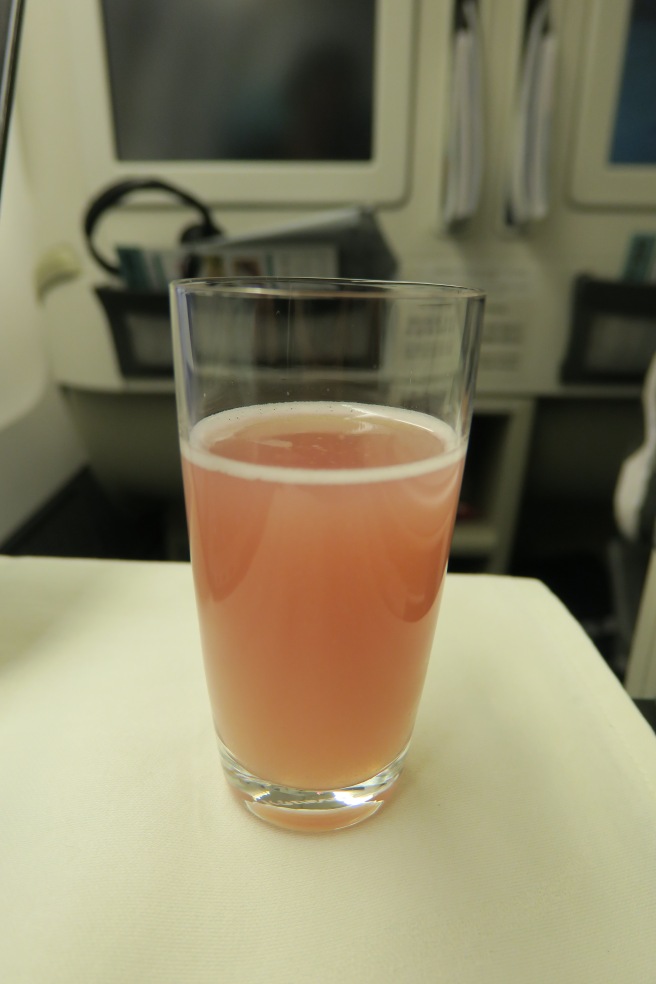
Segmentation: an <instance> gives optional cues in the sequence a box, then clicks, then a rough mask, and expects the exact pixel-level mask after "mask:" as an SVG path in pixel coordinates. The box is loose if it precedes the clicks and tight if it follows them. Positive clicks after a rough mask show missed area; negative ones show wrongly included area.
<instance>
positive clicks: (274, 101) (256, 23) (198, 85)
mask: <svg viewBox="0 0 656 984" xmlns="http://www.w3.org/2000/svg"><path fill="white" fill-rule="evenodd" d="M103 14H104V30H105V40H106V49H107V66H108V71H109V83H110V92H111V100H112V108H113V121H114V139H115V145H116V155H117V157H118V158H119V159H120V160H124V161H155V160H157V161H175V160H195V161H203V160H207V161H210V160H211V161H222V160H224V161H238V160H243V161H253V162H255V161H324V160H325V161H369V160H371V158H372V140H373V112H374V62H375V52H374V46H375V21H376V0H357V2H354V0H186V2H185V3H180V2H179V0H103Z"/></svg>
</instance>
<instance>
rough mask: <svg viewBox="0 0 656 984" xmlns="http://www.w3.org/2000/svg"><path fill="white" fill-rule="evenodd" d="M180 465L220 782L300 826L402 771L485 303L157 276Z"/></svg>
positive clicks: (331, 816) (332, 813) (405, 286)
mask: <svg viewBox="0 0 656 984" xmlns="http://www.w3.org/2000/svg"><path fill="white" fill-rule="evenodd" d="M171 306H172V320H173V338H174V357H175V377H176V395H177V406H178V417H179V427H180V442H181V453H182V468H183V474H184V486H185V500H186V509H187V518H188V525H189V536H190V546H191V561H192V567H193V575H194V582H195V589H196V601H197V607H198V617H199V623H200V631H201V640H202V648H203V655H204V662H205V673H206V679H207V686H208V691H209V698H210V703H211V708H212V714H213V718H214V724H215V728H216V733H217V737H218V742H219V750H220V754H221V759H222V763H223V768H224V771H225V775H226V777H227V780H228V782H229V784H230V786H231V787H232V789H233V791H234V792H235V793H236V795H237V796H238V797H239V798H240V799H242V800H243V801H244V802H245V804H246V806H247V807H248V808H249V809H250V810H251V812H252V813H254V814H256V815H257V816H259V817H262V818H263V819H265V820H268V821H270V822H273V823H276V824H279V825H282V826H287V827H295V828H302V829H335V828H338V827H344V826H349V825H351V824H353V823H357V822H358V821H360V820H363V819H365V818H366V817H368V816H370V815H371V814H373V813H375V812H376V811H377V810H378V809H379V807H380V806H381V804H382V803H383V802H384V801H385V799H386V798H387V797H388V796H389V795H390V793H391V792H392V790H393V788H394V784H395V782H396V780H397V778H398V776H399V774H400V772H401V769H402V767H403V762H404V759H405V757H406V753H407V750H408V745H409V742H410V738H411V734H412V729H413V724H414V720H415V715H416V712H417V707H418V704H419V700H420V696H421V691H422V686H423V682H424V677H425V674H426V669H427V664H428V658H429V654H430V651H431V646H432V641H433V634H434V629H435V622H436V619H437V613H438V608H439V603H440V595H441V588H442V583H443V580H444V575H445V572H446V567H447V559H448V555H449V548H450V544H451V536H452V533H453V527H454V521H455V515H456V508H457V503H458V495H459V490H460V483H461V479H462V472H463V467H464V460H465V452H466V447H467V440H468V436H469V427H470V421H471V415H472V400H473V390H474V380H475V375H476V365H477V357H478V349H479V343H480V336H481V328H482V314H483V306H484V298H483V294H482V293H481V292H480V291H477V290H470V289H466V288H461V287H443V286H437V285H432V284H410V283H392V282H371V281H348V280H314V279H308V280H303V279H299V280H294V279H289V280H286V279H267V278H258V279H253V278H243V279H233V280H226V279H220V280H182V281H177V282H175V283H173V284H172V287H171Z"/></svg>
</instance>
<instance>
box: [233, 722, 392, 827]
mask: <svg viewBox="0 0 656 984" xmlns="http://www.w3.org/2000/svg"><path fill="white" fill-rule="evenodd" d="M407 750H408V747H407V746H406V747H405V748H404V749H403V751H402V752H401V754H400V755H399V756H397V758H395V759H394V761H393V762H390V764H389V765H388V766H387V767H386V768H385V769H383V770H382V772H379V773H378V774H377V775H375V776H371V778H369V779H365V780H363V782H360V783H357V785H355V786H346V787H345V788H344V789H296V788H294V787H293V786H279V785H276V784H275V783H271V782H269V781H268V780H266V779H260V778H259V776H254V775H253V774H252V773H251V772H249V771H248V770H247V769H245V768H244V767H243V766H241V765H240V764H239V762H238V761H237V760H236V759H235V758H234V756H233V755H231V753H230V752H229V751H228V749H227V748H226V747H225V745H224V744H223V743H222V742H221V741H220V740H219V752H220V754H221V762H222V764H223V770H224V772H225V775H226V779H227V780H228V784H229V786H230V789H231V791H232V793H233V795H234V796H235V797H236V798H237V799H238V800H239V801H240V802H242V803H243V804H244V806H245V807H246V809H247V810H249V811H250V812H251V813H253V814H254V815H255V816H256V817H259V818H260V820H266V821H267V823H272V824H274V825H275V826H276V827H285V828H287V829H288V830H304V831H323V830H340V829H342V828H343V827H352V826H353V825H354V824H356V823H361V822H362V821H363V820H367V819H368V818H369V817H371V816H373V815H374V813H377V812H378V810H379V809H380V808H381V806H382V805H383V803H385V802H386V801H387V800H389V799H390V798H391V796H392V794H393V792H394V791H395V787H396V783H397V780H398V778H399V776H400V774H401V770H402V769H403V762H404V760H405V756H406V753H407Z"/></svg>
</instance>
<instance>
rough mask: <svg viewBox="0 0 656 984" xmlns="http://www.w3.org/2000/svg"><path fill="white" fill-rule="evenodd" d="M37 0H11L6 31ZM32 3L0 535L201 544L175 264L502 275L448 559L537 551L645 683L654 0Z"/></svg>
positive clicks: (23, 544) (1, 540)
mask: <svg viewBox="0 0 656 984" xmlns="http://www.w3.org/2000/svg"><path fill="white" fill-rule="evenodd" d="M20 6H21V5H19V4H16V3H12V2H11V0H3V3H0V11H2V14H1V16H0V27H2V30H3V31H4V34H5V36H6V37H7V39H8V42H7V44H8V45H9V43H10V41H11V36H12V31H11V27H12V17H13V18H14V27H16V23H15V18H16V16H17V10H18V9H19V7H20ZM22 14H23V16H22V24H21V31H20V46H19V57H18V61H17V72H16V87H15V100H14V107H13V115H12V119H11V127H10V130H9V140H8V144H7V154H6V162H5V169H4V181H3V187H2V198H1V202H0V208H1V211H0V255H1V257H2V263H1V265H0V270H1V275H0V310H1V312H2V314H1V316H0V550H1V551H2V552H5V553H10V554H28V553H31V554H57V555H62V556H97V557H127V558H145V559H170V560H179V559H184V558H186V556H187V541H186V529H185V523H184V510H183V505H182V491H181V480H180V469H179V461H178V448H177V430H176V418H175V405H174V394H173V380H172V368H171V351H170V335H169V329H168V314H167V304H168V300H167V296H166V284H167V281H168V280H169V279H171V277H174V276H178V275H181V274H184V273H190V272H191V273H202V274H208V275H211V274H219V275H221V274H228V275H229V274H232V273H235V274H238V273H254V274H259V273H273V274H292V275H299V276H304V275H342V276H362V277H380V278H390V277H395V278H397V279H409V280H423V281H432V282H441V283H460V284H464V285H468V286H475V287H481V288H484V289H485V290H486V291H487V293H488V302H487V311H486V328H485V336H484V341H483V348H482V352H481V361H480V372H479V384H478V396H477V402H476V408H475V417H474V424H473V430H472V438H471V444H470V454H469V460H468V465H467V470H466V474H465V480H464V485H463V493H462V502H461V509H460V518H459V522H458V526H457V529H456V533H455V537H454V542H453V548H452V555H451V562H450V568H451V570H453V571H468V572H481V573H511V574H522V575H529V576H536V577H539V578H541V579H542V580H544V581H545V582H546V583H547V584H548V585H549V586H551V587H552V588H553V590H554V591H555V592H556V593H557V594H558V595H559V596H560V597H561V598H562V599H563V601H564V602H565V604H566V605H567V606H568V607H569V608H570V610H571V611H572V612H573V614H574V615H575V616H576V617H577V618H578V619H579V621H580V622H581V624H582V625H583V626H584V628H585V629H586V631H587V632H588V633H589V634H590V636H591V637H592V638H593V640H594V641H595V642H596V644H597V645H598V646H599V648H600V651H601V652H602V654H603V655H604V657H605V658H606V659H607V660H608V662H609V665H610V666H611V667H612V669H613V671H614V672H615V673H616V674H617V675H618V676H619V677H620V678H621V679H624V677H625V674H626V669H627V660H628V658H629V653H630V648H631V644H632V639H633V636H634V629H635V622H636V616H637V612H638V606H639V603H640V599H641V597H642V593H643V587H644V581H645V575H646V571H647V565H648V560H649V556H650V550H651V533H652V529H653V517H652V521H651V524H650V522H649V516H650V514H649V509H648V508H647V507H646V505H645V504H647V506H648V500H649V495H648V485H649V478H650V473H651V468H650V463H651V462H653V458H654V454H653V451H652V450H651V445H650V444H649V439H650V431H649V427H648V425H647V423H646V419H645V408H644V406H643V401H642V394H643V389H644V388H645V380H646V374H647V371H648V368H649V365H650V363H651V360H652V358H653V356H654V353H655V352H656V100H654V98H653V94H654V92H656V77H655V76H656V72H655V66H656V59H654V57H653V53H654V51H656V0H577V2H576V3H571V2H567V0H537V2H535V0H464V2H463V0H357V2H353V0H240V2H236V0H187V3H186V4H185V5H184V8H182V7H181V6H180V5H179V4H177V3H175V2H174V0H169V2H165V0H87V2H86V3H84V4H80V3H79V2H77V0H60V2H59V3H57V4H53V3H52V2H51V0H25V3H24V5H22ZM15 33H16V32H14V37H15ZM9 50H10V49H9V47H8V46H7V45H6V46H5V55H7V53H8V51H9ZM6 66H7V58H5V80H4V81H5V83H6V82H7V77H6V76H7V67H6ZM181 192H182V193H183V194H182V195H181V194H180V193H181ZM431 330H432V329H431V326H430V325H428V326H427V325H426V324H423V323H421V320H418V321H415V322H413V321H409V323H408V324H406V325H403V326H402V338H403V351H402V354H401V356H398V353H397V356H398V357H401V358H404V359H405V360H406V362H407V364H408V366H411V365H412V360H413V358H420V357H421V352H422V351H423V350H422V345H423V344H424V343H425V338H426V334H427V333H428V335H429V336H430V332H431ZM647 404H648V406H649V399H648V398H647ZM645 442H647V448H646V450H645V452H644V454H643V457H642V459H640V460H641V461H642V463H643V465H644V467H642V469H638V470H637V471H636V469H635V468H634V469H633V471H632V472H630V473H629V474H628V477H627V474H626V470H625V471H624V472H623V464H624V462H625V461H626V459H627V458H629V456H630V455H632V454H633V453H634V452H636V450H637V449H639V448H640V447H641V446H643V445H645ZM645 462H646V464H645ZM622 476H623V478H622V481H621V477H622ZM618 484H619V485H620V486H621V493H622V503H623V511H621V515H619V516H618V509H617V502H616V499H617V495H618ZM645 509H646V512H645ZM641 510H642V512H641Z"/></svg>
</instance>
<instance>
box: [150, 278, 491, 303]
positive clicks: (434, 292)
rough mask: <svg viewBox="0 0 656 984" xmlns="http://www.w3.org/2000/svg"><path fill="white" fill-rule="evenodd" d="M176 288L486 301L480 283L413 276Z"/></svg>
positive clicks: (181, 289) (227, 293) (177, 288)
mask: <svg viewBox="0 0 656 984" xmlns="http://www.w3.org/2000/svg"><path fill="white" fill-rule="evenodd" d="M169 287H170V289H171V291H172V292H175V293H176V294H178V293H183V294H208V295H215V296H223V297H241V298H248V297H253V298H257V297H271V298H311V299H315V300H334V299H337V298H346V299H353V300H355V299H358V300H363V299H371V300H432V301H438V300H447V299H449V300H463V301H475V300H479V301H483V300H485V296H486V293H485V291H484V290H481V289H480V288H478V287H461V286H459V285H457V284H439V283H429V282H425V281H412V280H368V279H359V278H358V279H356V278H349V277H274V276H262V277H256V276H249V277H186V278H181V279H178V280H172V281H171V282H170V284H169Z"/></svg>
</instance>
